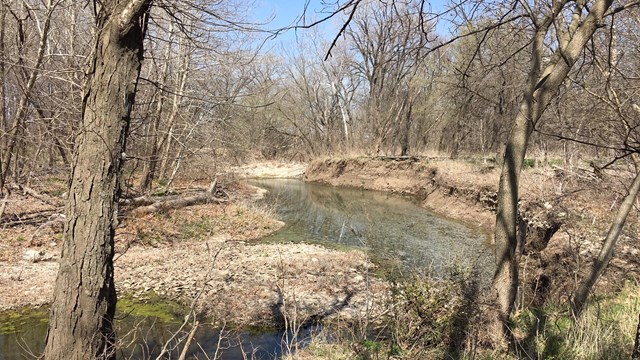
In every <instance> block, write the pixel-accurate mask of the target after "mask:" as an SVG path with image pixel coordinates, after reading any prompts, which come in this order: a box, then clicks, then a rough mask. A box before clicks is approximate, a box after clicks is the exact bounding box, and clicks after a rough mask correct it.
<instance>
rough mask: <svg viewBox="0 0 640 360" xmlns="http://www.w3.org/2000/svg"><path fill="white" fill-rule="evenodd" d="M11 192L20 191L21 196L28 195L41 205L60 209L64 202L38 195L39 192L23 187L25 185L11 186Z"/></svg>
mask: <svg viewBox="0 0 640 360" xmlns="http://www.w3.org/2000/svg"><path fill="white" fill-rule="evenodd" d="M10 187H11V188H12V189H13V190H17V191H22V195H29V196H31V197H33V198H35V199H38V200H40V201H42V202H43V203H45V204H47V205H51V206H55V207H61V206H63V205H64V202H63V200H62V199H56V198H52V197H50V196H47V195H44V194H40V193H39V192H37V191H35V190H33V189H32V188H30V187H28V186H25V185H20V184H11V186H10Z"/></svg>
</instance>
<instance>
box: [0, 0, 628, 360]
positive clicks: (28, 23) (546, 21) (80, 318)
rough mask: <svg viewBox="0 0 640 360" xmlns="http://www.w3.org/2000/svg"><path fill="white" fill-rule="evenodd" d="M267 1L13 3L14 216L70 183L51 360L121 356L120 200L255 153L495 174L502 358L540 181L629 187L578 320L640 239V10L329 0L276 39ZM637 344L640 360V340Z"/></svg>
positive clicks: (10, 136) (7, 175)
mask: <svg viewBox="0 0 640 360" xmlns="http://www.w3.org/2000/svg"><path fill="white" fill-rule="evenodd" d="M316 6H317V7H316ZM258 8H259V7H258V4H256V3H252V2H247V1H237V0H229V1H227V0H216V1H200V0H179V1H164V0H157V1H152V0H103V1H80V2H74V1H67V0H3V1H2V2H1V3H0V191H1V192H2V194H3V198H4V200H3V205H2V210H0V217H2V213H3V212H4V210H5V204H6V203H7V201H8V200H10V199H11V194H12V192H18V191H28V190H29V189H30V188H32V187H33V185H34V184H37V183H38V182H39V181H41V179H42V178H43V177H44V176H46V175H47V174H50V173H52V172H58V173H63V174H65V176H67V177H68V189H67V190H65V191H64V195H63V194H59V195H61V196H63V197H64V203H65V220H64V223H65V225H64V245H63V249H62V255H61V258H60V271H59V273H58V277H57V280H56V287H55V294H54V297H53V301H52V305H51V306H52V307H51V313H50V323H49V334H48V337H47V345H46V349H45V352H44V358H45V359H89V358H101V359H102V358H104V359H106V358H113V357H114V356H115V355H114V351H113V346H115V345H114V344H115V338H116V337H115V334H114V331H113V329H112V325H111V324H112V323H113V319H114V314H115V305H116V291H115V287H116V286H117V284H114V278H113V256H114V231H115V230H114V229H115V228H116V227H117V222H118V203H119V201H120V202H121V203H122V201H121V200H122V199H123V194H126V195H127V196H129V197H130V198H136V197H143V196H145V195H150V194H152V193H155V191H156V190H157V189H159V188H161V189H171V188H172V186H173V185H174V184H175V182H176V181H179V179H181V178H182V179H184V178H192V179H199V180H206V181H208V182H211V181H213V179H216V176H217V174H218V173H219V172H220V171H221V170H222V169H226V168H228V167H230V166H236V165H241V164H247V163H251V162H255V161H258V160H260V161H261V160H279V161H297V162H303V163H306V162H310V161H312V160H314V159H322V158H336V157H353V156H367V157H379V158H385V159H400V160H402V159H407V158H413V157H416V158H419V157H425V158H426V157H438V158H447V159H452V160H454V161H472V162H474V163H475V164H479V165H478V166H481V167H486V168H491V169H496V171H499V172H500V174H501V175H500V181H499V183H497V184H496V186H497V187H496V189H497V192H496V196H495V209H494V210H495V227H494V228H493V229H492V231H493V234H492V238H493V242H494V246H495V254H496V265H497V270H496V273H495V276H494V278H493V283H492V288H491V290H490V294H488V295H487V299H488V300H487V301H488V302H489V303H491V304H493V305H492V306H489V307H488V310H487V311H486V313H485V315H486V319H485V320H486V322H485V323H484V325H483V326H484V329H485V330H486V333H487V334H489V336H488V340H487V341H486V343H484V344H482V346H483V347H485V348H488V349H499V350H495V351H504V352H505V353H509V351H512V346H513V339H512V338H511V336H512V335H513V334H512V332H511V327H512V324H513V315H514V310H515V309H516V302H517V301H516V299H517V297H518V291H519V290H518V289H519V288H520V284H519V267H520V266H521V264H520V256H519V254H520V248H519V246H520V245H519V244H520V242H521V236H520V234H521V233H522V230H521V228H520V226H521V225H520V224H521V221H520V220H521V218H522V216H520V214H519V204H520V200H521V199H522V198H523V197H526V194H524V193H522V192H521V191H520V182H521V173H522V171H523V169H525V168H531V167H547V168H555V169H556V171H564V172H565V173H572V172H573V173H585V172H586V173H588V176H589V177H590V178H593V179H602V178H603V177H608V178H609V179H613V180H612V181H614V182H615V183H616V184H617V185H618V186H619V187H620V188H622V189H623V191H622V192H620V193H617V194H616V200H615V201H614V203H613V205H612V206H611V207H610V214H612V216H611V218H610V219H607V224H606V226H605V227H604V228H605V229H606V231H605V232H604V233H603V234H601V235H602V236H601V238H602V239H603V241H602V246H601V250H600V251H599V252H598V253H597V254H596V255H595V258H594V259H591V260H592V261H591V262H590V263H589V265H588V267H585V268H583V270H584V271H582V273H580V274H579V276H577V277H578V278H577V279H576V281H575V288H574V289H573V291H574V292H573V293H572V294H571V296H570V299H569V300H568V301H567V302H566V304H568V307H569V308H570V310H569V311H570V312H571V314H572V315H571V318H572V319H579V318H580V316H581V314H582V313H583V311H584V310H585V308H586V306H587V304H588V302H589V300H588V299H589V295H590V294H591V293H592V291H593V288H594V286H595V285H596V283H597V281H598V279H599V278H600V276H601V275H602V274H603V273H604V272H605V270H606V269H607V265H608V264H609V262H610V260H611V258H612V257H613V256H614V252H615V249H616V243H617V241H618V239H619V238H620V237H621V234H623V230H624V229H626V228H625V225H626V226H627V228H628V227H629V226H630V227H631V229H630V230H627V232H624V236H627V237H630V238H635V239H636V240H637V232H636V227H637V212H638V202H637V199H636V197H637V194H638V191H640V158H639V157H638V151H639V149H640V133H639V130H640V129H639V125H640V103H639V102H638V93H639V92H640V2H638V1H635V0H615V1H614V0H543V1H537V0H536V1H529V0H511V1H484V0H461V1H459V0H452V1H449V2H446V3H433V4H430V3H429V2H428V1H425V0H394V1H382V0H335V1H334V0H332V1H328V0H323V1H322V2H320V3H319V4H317V3H310V2H305V7H304V8H303V10H302V11H301V13H300V14H299V16H298V17H297V18H296V19H295V20H294V21H293V22H292V23H291V24H290V25H289V26H285V27H279V28H274V26H273V25H272V20H273V18H274V16H277V15H275V14H268V13H266V14H258V15H256V14H257V11H258V10H257V9H258ZM291 34H294V35H293V36H291ZM285 36H288V37H287V38H288V39H290V40H288V44H287V45H286V46H283V45H282V44H281V43H279V42H278V41H279V39H282V38H283V37H285ZM389 176H391V177H393V173H390V174H389ZM216 185H217V184H216V183H215V182H214V183H213V184H212V187H211V189H210V190H211V191H214V190H215V188H216ZM594 186H595V187H596V188H595V189H596V191H600V192H606V191H609V190H608V189H606V188H597V186H598V185H597V184H596V185H594ZM25 189H26V190H25ZM612 196H613V195H612ZM191 200H194V199H191ZM200 200H202V198H196V199H195V200H194V201H196V202H199V201H200ZM182 205H184V204H182ZM588 205H589V204H585V206H588ZM148 210H149V211H150V212H151V211H156V210H157V209H155V208H153V209H148ZM141 211H146V210H141ZM629 217H632V218H633V221H632V222H631V225H629V224H627V219H628V218H629ZM2 221H4V220H0V224H1V223H2ZM594 222H595V220H594ZM637 315H638V314H632V317H634V318H635V317H636V316H637ZM576 321H577V320H576ZM78 324H81V326H78ZM639 326H640V325H639ZM510 349H511V350H510ZM630 350H631V349H630ZM634 351H635V352H634V353H633V356H635V357H634V358H640V345H638V343H637V342H636V346H635V348H634ZM493 354H495V353H493ZM372 358H373V357H372ZM470 358H471V357H470Z"/></svg>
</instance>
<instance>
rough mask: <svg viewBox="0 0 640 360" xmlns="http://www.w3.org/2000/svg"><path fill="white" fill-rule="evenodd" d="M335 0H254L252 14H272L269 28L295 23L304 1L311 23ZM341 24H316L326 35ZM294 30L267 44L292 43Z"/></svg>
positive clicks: (436, 1)
mask: <svg viewBox="0 0 640 360" xmlns="http://www.w3.org/2000/svg"><path fill="white" fill-rule="evenodd" d="M336 1H337V0H324V1H323V0H256V5H257V9H256V13H255V14H254V19H255V20H258V21H264V20H266V19H268V18H270V17H271V16H273V20H272V21H271V23H270V24H269V25H268V26H267V27H268V28H269V29H278V28H283V27H286V26H292V25H296V21H297V20H298V18H299V17H300V16H302V15H303V13H304V7H305V3H308V7H307V11H306V13H304V14H305V16H306V23H312V22H313V21H315V20H318V19H321V18H323V17H325V16H327V15H329V14H330V13H331V12H332V11H333V10H335V8H336V6H337V5H336V4H335V2H336ZM345 1H346V0H340V1H339V2H340V3H341V4H342V3H344V2H345ZM446 2H447V0H432V1H430V3H431V6H432V7H433V9H434V10H441V9H443V8H444V7H445V4H446ZM338 16H342V17H343V19H344V15H342V14H340V15H338ZM340 25H342V22H341V21H340V19H337V20H335V21H331V20H329V21H326V22H324V23H322V24H319V25H318V28H319V30H320V32H321V33H324V34H326V35H327V36H328V37H332V36H335V35H336V34H337V33H338V31H339V27H340ZM444 26H446V25H440V26H439V27H438V31H440V32H445V29H446V27H444ZM304 31H310V30H307V29H299V30H297V32H298V34H300V32H304ZM295 36H296V30H289V31H287V32H285V33H283V34H281V35H279V36H278V37H277V38H276V39H275V40H271V41H269V43H268V44H267V46H269V47H271V46H276V47H277V46H285V47H287V45H289V44H291V43H293V42H294V41H295Z"/></svg>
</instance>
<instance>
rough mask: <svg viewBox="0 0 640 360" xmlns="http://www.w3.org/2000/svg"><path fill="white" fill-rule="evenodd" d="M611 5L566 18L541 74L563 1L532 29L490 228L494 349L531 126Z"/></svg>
mask: <svg viewBox="0 0 640 360" xmlns="http://www.w3.org/2000/svg"><path fill="white" fill-rule="evenodd" d="M611 3H612V0H598V1H596V2H595V3H594V4H593V6H592V7H591V9H589V13H588V15H587V16H586V18H584V20H582V17H581V15H582V11H583V9H582V8H577V11H576V15H577V16H574V18H573V19H572V23H571V24H570V26H569V29H568V30H567V33H565V34H561V35H562V38H561V41H560V44H559V47H558V49H556V50H555V52H554V54H553V57H552V58H551V60H550V63H549V65H548V66H547V67H546V68H545V69H544V71H542V72H541V71H540V69H541V66H542V57H543V55H544V47H545V44H544V39H545V37H546V36H547V35H548V34H547V33H548V30H549V28H550V26H551V24H552V23H553V22H554V21H555V19H556V18H557V16H558V15H559V14H560V12H561V10H562V8H563V6H564V3H563V2H555V3H554V6H553V8H552V9H551V10H550V13H549V14H548V15H547V16H546V17H545V18H544V19H543V21H542V22H540V23H539V24H538V25H537V29H536V33H535V37H534V39H533V44H532V54H531V68H530V71H529V85H528V88H527V90H526V91H525V94H524V99H523V102H522V104H521V105H520V110H519V112H518V115H517V116H516V119H515V123H514V125H513V128H512V129H511V133H510V135H509V139H508V140H507V146H506V149H505V154H504V163H503V166H502V173H501V175H500V183H499V186H498V209H497V213H496V229H495V256H496V272H495V274H494V278H493V284H492V287H493V300H494V302H495V308H494V309H493V311H492V313H491V325H490V329H489V330H490V334H491V336H492V337H493V340H494V345H498V346H500V344H502V343H503V342H504V340H505V335H508V334H507V331H508V327H507V325H508V324H507V320H508V319H509V316H510V315H511V312H512V310H513V306H514V302H515V298H516V292H517V289H518V262H517V257H516V247H517V238H516V226H517V211H518V208H517V205H518V184H519V182H520V172H521V170H522V162H523V161H524V157H525V154H526V151H527V145H528V142H529V138H530V136H531V133H532V131H533V126H534V124H536V123H537V121H538V120H539V119H540V117H541V116H542V113H543V112H544V110H545V109H546V108H547V106H548V105H549V103H550V102H551V100H552V99H553V97H555V95H556V93H557V92H558V89H559V87H560V85H561V84H562V82H563V81H564V80H565V78H566V77H567V74H568V73H569V70H571V68H572V67H573V65H574V64H575V63H576V61H577V59H578V57H579V56H580V54H581V53H582V51H583V49H584V47H585V45H586V44H587V42H588V41H589V39H590V38H591V36H592V35H593V33H594V32H595V31H596V29H597V28H598V25H599V24H600V23H601V22H602V18H603V16H604V14H605V12H606V11H607V9H608V8H609V7H610V6H611ZM581 20H582V21H581Z"/></svg>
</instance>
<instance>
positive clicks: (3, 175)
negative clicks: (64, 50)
mask: <svg viewBox="0 0 640 360" xmlns="http://www.w3.org/2000/svg"><path fill="white" fill-rule="evenodd" d="M58 4H59V3H55V4H54V3H53V2H52V1H51V0H49V1H48V2H47V14H46V18H45V21H44V24H43V26H42V33H41V34H40V44H39V45H38V53H37V55H36V61H35V64H34V65H33V70H32V71H31V74H30V75H29V77H28V80H27V83H26V85H25V87H24V90H23V93H22V96H21V97H20V102H19V103H18V107H17V109H16V113H15V116H14V120H13V125H12V127H11V131H9V139H8V144H7V147H6V149H5V150H4V159H2V161H3V162H2V164H0V166H2V170H1V171H0V189H2V188H3V187H4V185H5V182H6V180H7V176H8V173H9V172H10V167H11V159H12V156H13V151H14V149H15V147H16V144H18V142H19V138H18V137H19V134H20V130H21V128H22V122H23V121H24V118H25V117H26V116H27V109H28V107H29V97H30V96H31V91H32V90H33V87H34V85H35V83H36V80H37V79H38V74H39V73H40V70H41V69H40V67H41V65H42V61H43V59H44V53H45V50H46V48H47V40H48V37H49V30H50V28H51V18H52V16H53V11H54V9H55V7H56V6H57V5H58ZM23 71H24V70H23ZM16 158H17V156H16ZM16 163H17V160H16ZM14 173H15V171H14Z"/></svg>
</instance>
